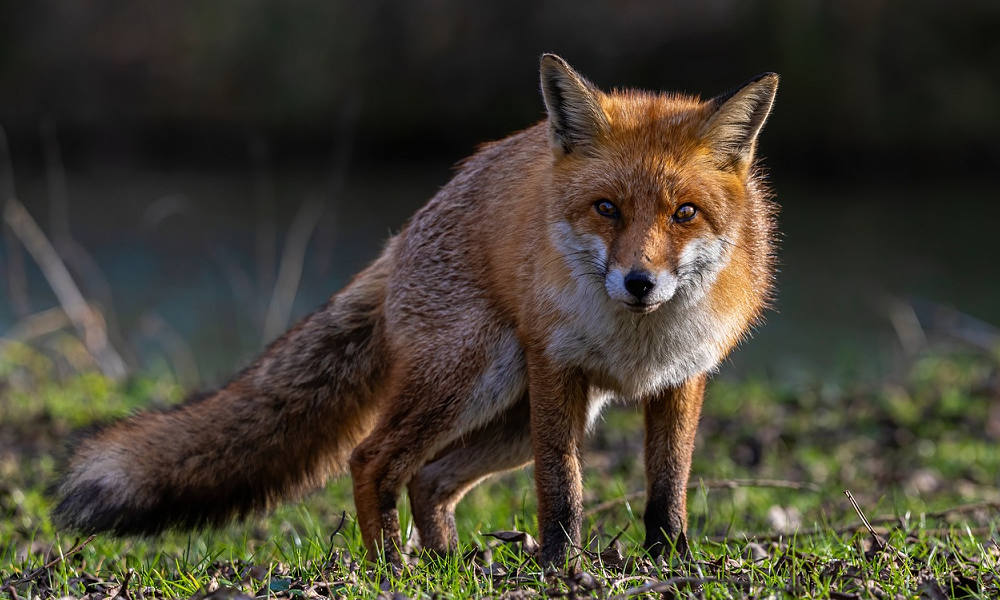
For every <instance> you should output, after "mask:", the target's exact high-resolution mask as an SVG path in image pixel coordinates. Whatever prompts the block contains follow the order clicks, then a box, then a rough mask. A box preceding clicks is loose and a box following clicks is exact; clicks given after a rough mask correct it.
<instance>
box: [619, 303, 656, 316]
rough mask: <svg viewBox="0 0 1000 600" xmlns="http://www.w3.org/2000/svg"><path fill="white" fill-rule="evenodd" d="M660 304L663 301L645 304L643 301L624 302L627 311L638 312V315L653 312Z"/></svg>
mask: <svg viewBox="0 0 1000 600" xmlns="http://www.w3.org/2000/svg"><path fill="white" fill-rule="evenodd" d="M661 304H663V303H662V302H652V303H649V304H647V303H645V302H626V303H625V306H626V308H628V309H629V312H634V313H636V314H639V315H648V314H649V313H651V312H653V311H654V310H656V309H658V308H660V305H661Z"/></svg>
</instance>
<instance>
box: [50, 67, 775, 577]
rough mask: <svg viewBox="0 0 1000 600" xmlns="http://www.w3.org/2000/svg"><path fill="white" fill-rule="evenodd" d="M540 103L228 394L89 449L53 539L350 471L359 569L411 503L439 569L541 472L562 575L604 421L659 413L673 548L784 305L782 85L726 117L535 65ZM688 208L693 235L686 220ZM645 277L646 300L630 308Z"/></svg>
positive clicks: (654, 505) (395, 555)
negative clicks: (480, 508)
mask: <svg viewBox="0 0 1000 600" xmlns="http://www.w3.org/2000/svg"><path fill="white" fill-rule="evenodd" d="M541 79H542V89H543V94H544V98H545V102H546V107H547V109H548V113H549V118H548V119H547V120H546V121H543V122H541V123H538V124H537V125H535V126H533V127H530V128H528V129H526V130H524V131H521V132H520V133H516V134H514V135H511V136H510V137H508V138H506V139H503V140H501V141H498V142H495V143H491V144H487V145H485V146H483V147H482V148H481V149H480V150H479V151H478V152H477V153H476V154H475V155H473V156H472V157H470V158H469V159H467V160H466V161H465V162H463V163H462V165H461V166H460V168H459V170H458V173H457V174H456V175H455V177H454V178H453V179H452V180H451V181H450V182H449V183H448V184H447V185H445V186H444V187H443V188H442V189H441V190H440V191H439V192H438V193H437V194H436V195H435V196H434V198H432V199H431V200H430V201H429V202H428V203H427V204H426V205H425V206H424V207H423V208H422V209H420V210H419V211H418V212H417V213H416V214H415V215H414V216H413V218H412V219H410V221H409V222H408V223H407V224H406V226H405V227H404V228H403V229H402V231H401V232H400V233H399V234H398V235H396V236H394V238H393V239H392V240H391V241H390V243H389V244H388V245H387V246H386V249H385V251H384V252H383V254H382V255H381V256H380V257H379V259H378V260H377V261H376V262H375V263H374V264H373V265H372V266H371V267H369V268H368V269H366V270H365V271H363V272H362V273H361V274H359V275H358V276H357V277H356V278H355V279H354V281H352V283H351V284H350V285H349V286H348V287H347V288H345V290H343V291H341V292H340V293H338V294H336V295H334V296H333V298H332V299H331V300H330V302H329V303H328V304H327V305H326V306H324V307H323V308H321V309H320V310H319V311H317V312H316V313H314V314H313V315H310V316H309V317H307V318H306V319H305V320H303V322H301V323H300V324H299V325H297V326H296V327H295V328H293V330H292V331H290V332H289V333H288V334H286V335H285V336H283V337H282V338H280V339H279V340H278V341H276V342H275V343H273V344H272V345H271V346H270V347H269V348H268V349H267V351H266V352H265V353H264V354H263V355H262V356H261V357H260V358H258V359H257V360H256V361H255V362H254V363H253V364H252V365H251V366H250V367H249V368H248V369H247V370H246V371H244V372H242V373H240V374H239V375H237V376H236V377H235V378H234V379H233V380H232V381H231V382H230V383H229V384H228V385H226V386H225V387H224V388H223V389H222V390H220V391H218V392H216V393H214V394H211V395H209V396H207V397H205V398H204V399H201V400H199V401H195V402H190V403H187V404H184V405H181V406H180V407H178V408H176V409H174V410H171V411H166V412H154V413H145V414H140V415H137V416H134V417H131V418H129V419H126V420H124V421H121V422H119V423H116V424H113V425H111V426H110V427H107V428H105V429H104V430H102V431H101V432H99V433H98V434H96V435H94V436H92V437H90V438H87V439H86V440H84V441H83V442H82V444H81V445H80V446H79V447H78V450H77V453H76V455H75V456H74V458H73V459H72V461H71V462H70V465H69V468H68V471H67V473H66V476H65V478H64V479H63V481H62V483H61V485H60V487H59V493H60V496H61V502H60V504H59V506H58V508H57V509H56V515H57V517H58V520H59V522H61V523H63V524H64V525H68V526H71V527H75V528H77V529H82V530H86V531H94V530H111V531H115V532H117V533H150V532H156V531H159V530H161V529H163V528H164V527H168V526H195V525H200V524H203V523H217V522H222V521H224V520H225V519H227V518H229V517H231V516H233V515H243V514H245V513H247V512H251V511H255V510H260V509H267V508H269V507H271V506H272V505H273V504H274V502H275V501H277V500H278V499H280V498H284V497H289V496H295V495H297V494H299V493H301V492H303V491H306V490H308V489H310V488H313V487H315V486H318V485H320V484H321V483H322V482H323V481H324V480H325V478H326V477H327V476H328V475H331V474H336V473H339V472H342V471H343V470H345V469H346V468H349V469H350V472H351V475H352V477H353V483H354V498H355V505H356V507H357V511H358V515H357V517H358V522H359V525H360V528H361V532H362V537H363V539H364V542H365V544H366V546H367V547H368V549H369V550H370V551H372V552H375V551H384V552H385V553H386V555H387V557H388V558H389V560H392V561H399V560H400V555H399V548H401V547H402V540H401V539H400V529H399V520H398V514H397V512H396V500H397V498H398V495H399V493H400V491H401V490H402V489H403V488H404V487H407V486H408V488H409V493H410V498H411V502H412V506H413V515H414V522H415V524H416V526H417V528H418V529H419V531H420V539H421V543H422V544H423V547H424V548H426V549H429V550H435V551H439V552H444V551H448V550H452V549H454V548H455V547H456V544H457V543H458V539H457V533H456V531H455V525H454V515H453V511H454V507H455V504H456V503H457V502H458V500H459V499H460V498H461V497H462V495H463V494H465V493H466V492H467V491H468V490H469V489H470V488H471V487H472V486H473V485H475V484H476V483H477V482H479V481H480V480H482V479H483V478H484V477H486V476H488V475H490V474H491V473H494V472H497V471H500V470H504V469H511V468H515V467H519V466H521V465H523V464H525V463H526V462H528V461H530V460H532V459H534V460H535V477H536V483H537V485H536V491H537V493H538V503H539V530H540V533H541V538H542V559H543V560H544V561H545V562H549V563H558V562H559V561H560V560H561V558H560V557H563V558H564V557H565V552H566V550H567V549H568V548H569V547H570V544H578V543H579V527H580V520H581V518H582V512H581V510H582V509H581V502H582V491H581V488H580V485H581V483H580V481H581V479H580V469H581V467H580V462H579V455H580V452H581V450H580V448H581V446H580V444H581V439H582V436H583V435H584V433H585V431H586V429H587V428H588V427H591V426H593V424H594V423H595V422H596V420H597V418H598V416H599V414H600V410H601V408H602V407H603V405H604V403H605V402H606V401H608V400H609V399H611V398H616V399H618V400H621V401H634V402H640V403H642V404H643V406H644V408H645V411H646V463H647V477H648V480H649V498H648V502H649V504H648V506H649V508H648V509H647V513H646V517H645V518H646V526H647V537H646V546H647V548H649V549H650V550H651V551H652V550H657V551H658V549H662V547H663V546H664V544H665V540H667V539H669V538H671V537H673V538H677V536H680V537H681V538H683V533H684V528H685V526H686V524H685V518H686V512H685V511H686V508H685V506H686V500H685V496H684V485H685V484H686V481H687V477H688V469H689V466H690V457H691V451H692V449H693V445H694V431H695V428H696V425H697V420H698V414H699V410H700V406H701V397H702V391H703V389H704V382H705V374H706V373H708V372H710V371H712V370H713V369H715V367H716V365H718V363H719V361H720V360H721V359H722V358H723V357H724V356H725V355H726V354H727V353H728V352H729V351H730V349H731V348H732V347H733V346H734V345H735V344H736V343H737V342H738V341H739V340H740V339H741V338H742V337H743V336H745V335H746V334H747V332H748V330H749V328H750V327H751V325H752V324H753V323H754V322H755V321H757V320H758V319H759V317H760V315H761V311H762V309H763V308H764V306H765V304H766V302H767V299H768V297H769V294H770V291H771V285H772V279H771V273H772V262H773V258H772V249H771V240H772V235H773V234H772V231H773V224H772V214H773V212H774V209H773V207H772V204H771V203H770V202H769V199H768V193H767V191H766V189H765V188H764V185H763V183H762V179H761V176H760V173H759V171H757V170H756V169H755V168H754V166H753V150H754V148H755V145H756V136H757V133H758V132H759V131H760V126H761V125H762V124H763V120H764V118H766V116H767V112H768V111H769V110H770V107H771V103H772V101H773V97H774V91H775V89H776V85H777V78H776V76H774V75H767V76H764V77H761V78H758V79H756V80H754V81H752V82H750V83H749V84H747V85H746V86H745V87H743V88H741V89H740V90H739V91H738V92H737V93H736V94H734V95H732V96H728V97H727V98H725V99H719V100H706V101H703V100H701V99H699V98H695V97H690V96H682V95H674V94H655V93H646V92H639V91H632V90H626V91H616V92H611V93H604V92H601V91H599V90H598V89H597V88H596V87H594V86H593V85H591V84H589V83H588V82H586V80H584V79H583V78H582V77H581V76H579V75H578V74H577V73H576V72H575V71H573V70H572V69H570V68H569V66H568V65H566V63H565V62H564V61H562V59H559V58H558V57H554V56H551V55H547V56H546V57H544V58H543V60H542V78H541ZM600 199H607V200H610V201H612V202H613V203H614V204H615V205H616V206H617V207H618V208H619V209H620V215H619V216H617V217H615V218H614V219H612V218H609V217H608V216H605V215H602V214H599V213H598V212H597V211H596V210H595V209H594V204H595V202H596V201H597V200H600ZM686 203H690V204H693V205H694V206H695V207H697V214H696V216H695V218H693V219H691V220H690V221H687V222H684V223H680V222H676V221H675V220H674V219H673V215H674V213H675V211H676V209H677V208H678V207H679V206H680V205H682V204H686ZM631 269H641V270H644V271H648V272H649V273H651V274H652V275H653V277H654V278H655V286H654V287H653V289H652V290H650V292H649V294H648V296H647V297H646V298H644V299H643V300H642V302H640V303H639V304H640V305H638V306H630V304H633V305H634V304H636V301H637V299H635V298H634V297H630V294H629V292H628V290H627V289H626V288H625V287H624V281H623V277H624V275H625V274H627V273H628V272H629V271H630V270H631ZM348 456H350V458H349V460H348Z"/></svg>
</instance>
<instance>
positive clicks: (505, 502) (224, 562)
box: [0, 346, 1000, 599]
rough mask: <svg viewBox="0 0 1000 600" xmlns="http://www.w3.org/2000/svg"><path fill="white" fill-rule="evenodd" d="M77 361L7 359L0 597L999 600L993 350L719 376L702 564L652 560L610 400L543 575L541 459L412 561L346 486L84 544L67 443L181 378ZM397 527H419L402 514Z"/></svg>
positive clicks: (176, 392) (476, 493)
mask: <svg viewBox="0 0 1000 600" xmlns="http://www.w3.org/2000/svg"><path fill="white" fill-rule="evenodd" d="M72 362H73V361H66V360H63V359H55V358H52V355H51V353H49V354H47V355H43V354H41V353H39V352H37V351H35V350H33V349H31V348H28V347H25V346H7V347H6V348H5V349H4V351H3V354H2V355H0V583H2V585H0V597H10V598H18V599H27V598H34V597H43V598H45V597H65V596H69V597H89V598H190V597H195V596H197V597H205V596H210V597H213V598H234V597H237V596H239V595H248V596H259V597H262V596H270V597H281V598H290V597H304V598H327V597H337V598H339V597H358V598H376V597H394V595H398V596H399V597H409V598H417V597H422V598H423V597H435V598H467V597H484V596H493V597H506V598H527V597H536V596H537V597H550V596H551V597H563V596H565V597H570V598H573V597H598V598H605V597H615V596H622V597H626V596H635V597H639V596H642V597H658V596H661V595H663V596H664V597H672V596H680V597H701V598H742V597H775V598H798V597H817V598H896V597H902V598H912V597H918V596H922V597H927V598H946V597H961V596H965V597H971V598H994V597H997V596H998V595H1000V565H998V564H997V563H998V560H1000V546H998V543H997V541H996V538H995V536H996V535H997V532H998V527H1000V512H998V507H1000V476H998V473H1000V451H998V449H997V441H998V437H1000V359H998V357H997V356H988V355H984V354H981V353H978V354H971V353H962V352H959V351H955V350H954V349H951V350H949V349H938V350H936V351H934V352H928V353H926V354H924V355H921V356H918V357H915V358H914V359H912V360H910V361H907V362H906V364H905V367H901V368H900V369H899V371H898V372H897V373H891V374H886V375H885V376H884V377H883V378H882V380H881V381H878V382H875V383H867V384H863V385H862V384H857V385H849V384H844V383H838V382H829V381H818V380H817V381H814V382H808V383H798V384H795V385H791V384H782V383H781V382H774V381H767V380H750V381H740V382H731V381H716V382H714V383H713V384H712V386H711V388H710V390H709V392H708V396H707V400H706V404H705V411H704V417H703V420H702V424H701V428H700V431H699V440H698V448H697V450H696V456H695V461H694V468H693V471H692V483H693V484H695V485H694V489H692V490H691V492H690V495H689V510H690V514H689V527H690V544H691V559H690V560H682V559H680V558H679V557H677V556H676V555H674V556H670V557H667V558H665V559H659V560H656V561H652V560H649V559H648V558H647V557H646V556H644V555H643V554H642V552H641V550H640V548H641V542H642V537H643V529H642V519H641V514H642V497H641V494H640V495H636V494H635V492H637V491H641V490H642V488H643V480H642V454H641V445H642V440H641V434H640V432H641V430H642V427H641V415H640V414H639V413H638V411H637V410H635V409H634V408H628V407H619V408H616V409H613V410H609V411H608V412H607V413H606V414H605V418H604V422H603V423H602V424H600V425H599V426H598V428H597V431H596V432H595V434H594V435H593V437H592V439H591V440H590V444H589V449H588V453H587V466H586V471H585V479H586V481H585V490H586V491H585V500H586V506H587V507H588V515H587V518H586V522H585V543H584V547H583V548H581V549H580V560H579V563H578V564H575V565H573V566H571V567H569V568H567V569H564V570H562V571H560V572H552V573H544V572H542V571H541V570H540V569H539V568H538V566H537V565H536V564H535V562H534V561H533V559H532V556H531V549H532V548H531V546H532V539H531V538H530V535H532V534H535V533H536V528H535V521H534V518H535V517H534V515H535V500H534V491H533V483H532V477H531V472H530V469H526V470H524V471H520V472H516V473H511V474H507V475H503V476H500V477H497V478H494V479H491V480H490V481H488V482H487V483H485V484H483V485H481V486H480V487H478V488H476V489H475V490H473V492H472V493H470V495H469V496H468V497H467V498H466V499H465V500H464V501H463V502H462V503H461V504H460V506H459V509H458V514H457V521H458V524H459V531H460V534H461V536H462V550H463V552H464V554H463V555H458V556H452V557H445V558H437V559H432V558H429V557H425V558H423V559H422V560H421V561H420V562H418V563H417V564H416V565H411V566H408V567H406V568H405V569H404V570H403V571H402V572H401V573H394V572H393V571H392V570H391V569H388V568H386V567H385V565H384V564H380V563H377V562H375V563H371V562H368V561H367V560H366V558H365V553H364V550H363V549H362V546H361V542H360V535H359V531H358V528H357V524H356V523H355V521H354V519H353V506H352V503H351V496H350V483H349V481H347V480H337V481H333V482H331V483H330V484H329V485H328V486H327V487H326V488H325V489H323V490H321V491H318V492H316V493H315V494H313V495H311V496H309V497H307V498H306V499H304V500H302V501H301V502H297V503H289V504H286V505H284V506H282V507H280V508H278V510H276V511H275V512H274V513H272V514H270V515H265V516H260V517H257V518H254V519H251V520H248V521H244V522H240V523H234V524H232V525H230V526H228V527H226V528H223V529H219V530H210V531H201V532H195V533H178V532H174V533H170V534H167V535H164V536H161V537H157V538H149V539H114V538H110V537H107V536H97V537H96V538H94V539H93V540H90V541H89V542H88V543H85V544H83V542H86V540H78V538H76V537H75V536H73V535H72V534H67V533H60V532H58V531H56V530H55V529H54V528H53V526H52V524H51V522H50V520H49V510H50V508H51V506H52V504H51V499H50V498H49V497H48V496H47V495H46V493H45V490H46V488H47V486H49V485H51V484H52V482H53V481H54V480H55V479H56V477H57V465H58V461H59V457H60V456H61V454H62V453H63V452H64V450H63V449H64V446H65V444H66V440H67V439H68V438H69V437H70V436H71V434H72V432H73V431H74V430H75V429H77V428H78V427H80V426H84V425H86V424H88V423H91V422H94V421H102V420H107V419H110V418H114V417H117V416H121V415H124V414H128V413H129V412H130V411H133V410H136V409H138V408H141V407H143V406H148V405H151V404H152V405H163V404H169V403H171V402H175V401H177V400H179V399H180V398H181V397H182V396H183V390H181V389H179V387H178V386H177V385H176V384H174V383H173V382H172V380H171V378H170V376H169V375H159V376H147V377H138V378H134V379H132V380H130V381H128V382H126V383H124V384H119V385H116V384H112V383H110V382H108V381H107V380H106V379H104V378H102V377H100V376H98V375H95V374H93V373H91V372H88V371H87V370H86V369H80V368H75V367H71V366H67V365H71V363H72ZM766 480H781V481H791V482H803V483H807V484H809V485H807V486H804V487H801V488H800V489H789V488H784V487H770V485H771V484H772V483H773V482H769V481H766ZM699 482H701V483H700V484H699ZM845 489H849V490H851V491H852V492H853V495H854V497H856V498H857V501H858V507H859V509H860V511H862V512H863V513H864V514H865V515H866V516H867V517H868V519H869V520H870V521H871V523H872V528H873V529H872V530H871V531H869V530H868V529H866V528H865V527H864V526H863V525H862V521H861V519H860V517H859V513H858V511H856V510H855V508H854V507H853V506H852V505H851V502H850V501H849V500H848V498H847V497H846V496H845V494H844V490H845ZM970 505H972V506H970ZM404 506H405V503H403V504H401V507H404ZM963 507H964V508H963ZM402 521H403V528H404V531H407V532H409V531H410V528H411V522H410V518H409V515H408V512H407V510H406V509H405V508H403V511H402ZM498 531H499V532H507V533H501V534H499V537H494V536H489V535H487V534H488V533H491V532H498ZM873 532H874V535H873ZM524 534H528V535H524ZM501 538H502V539H501ZM80 544H83V545H82V547H80V548H78V549H76V551H75V552H70V551H71V550H74V547H75V546H79V545H80Z"/></svg>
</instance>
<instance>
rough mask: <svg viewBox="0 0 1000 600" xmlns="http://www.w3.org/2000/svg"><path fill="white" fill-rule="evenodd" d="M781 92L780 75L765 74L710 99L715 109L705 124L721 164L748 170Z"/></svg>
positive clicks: (705, 132)
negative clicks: (779, 91)
mask: <svg viewBox="0 0 1000 600" xmlns="http://www.w3.org/2000/svg"><path fill="white" fill-rule="evenodd" d="M777 91H778V74H777V73H762V74H760V75H758V76H757V77H754V78H753V79H751V80H750V81H748V82H747V83H745V84H743V86H742V87H740V88H738V89H736V90H734V91H732V92H729V93H727V94H723V95H721V96H718V97H716V98H713V99H712V100H711V101H710V102H711V103H712V106H713V108H714V109H715V112H714V113H713V114H712V116H710V117H709V118H708V121H707V122H706V123H705V126H704V134H705V137H706V138H707V139H708V141H709V142H710V143H711V145H712V149H713V151H714V154H715V156H716V159H717V161H718V162H719V164H720V165H722V166H726V167H735V168H737V169H745V168H746V167H747V166H749V165H750V164H751V163H752V162H753V155H754V150H755V149H756V146H757V136H758V135H760V130H761V129H762V128H763V127H764V122H765V121H767V116H768V115H769V114H771V107H772V106H774V96H775V94H776V93H777Z"/></svg>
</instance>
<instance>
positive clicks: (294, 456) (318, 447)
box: [54, 252, 390, 535]
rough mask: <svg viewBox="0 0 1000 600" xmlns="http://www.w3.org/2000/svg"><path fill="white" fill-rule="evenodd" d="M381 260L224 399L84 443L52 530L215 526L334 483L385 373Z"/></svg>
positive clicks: (119, 427)
mask: <svg viewBox="0 0 1000 600" xmlns="http://www.w3.org/2000/svg"><path fill="white" fill-rule="evenodd" d="M389 254H390V253H389V252H387V253H386V254H385V255H383V257H382V258H381V259H379V261H377V262H376V263H374V264H373V265H371V266H370V267H368V269H366V270H365V271H363V272H362V273H361V274H359V275H358V276H357V277H356V278H355V279H354V281H352V282H351V284H350V285H348V287H347V288H345V289H344V290H343V291H341V292H340V293H338V294H337V295H336V296H334V297H333V298H332V299H331V300H330V301H329V302H328V303H327V304H326V306H324V307H323V308H322V309H320V310H318V311H317V312H315V313H313V314H312V315H310V316H308V317H306V318H305V319H304V320H302V321H301V322H300V323H299V324H298V325H296V326H295V327H294V328H293V329H292V330H290V331H289V332H288V333H286V334H285V335H284V336H282V337H281V338H279V339H278V340H277V341H275V342H273V343H272V344H271V345H270V346H269V347H268V348H267V350H266V351H265V352H264V354H263V355H261V356H260V357H259V358H258V359H257V360H256V361H255V362H254V363H253V364H252V365H251V366H250V367H249V368H248V369H246V370H245V371H243V372H242V373H240V374H239V375H238V376H236V377H235V378H234V379H233V380H232V381H231V382H229V384H227V385H226V386H225V387H224V388H223V389H221V390H219V391H218V392H215V393H213V394H211V395H208V396H205V397H202V398H199V399H193V400H190V401H188V402H187V403H184V404H181V405H179V406H177V407H175V408H173V409H170V410H167V411H164V412H147V413H142V414H138V415H135V416H133V417H131V418H128V419H125V420H122V421H120V422H117V423H115V424H113V425H111V426H110V427H108V428H105V429H103V430H102V431H100V432H99V433H97V434H95V435H93V436H92V437H89V438H87V439H85V440H84V441H83V442H82V443H81V444H80V445H79V446H78V447H77V449H76V451H75V454H74V455H73V457H72V459H71V461H70V464H69V467H68V469H67V472H66V475H65V477H64V479H63V480H62V481H61V483H60V484H59V486H58V488H57V493H58V495H59V499H60V501H59V504H58V506H57V507H56V509H55V512H54V518H55V521H56V523H58V524H60V525H61V526H64V527H68V528H73V529H77V530H80V531H84V532H95V531H111V532H114V533H116V534H119V535H122V534H144V533H156V532H158V531H160V530H163V529H165V528H168V527H174V526H176V527H196V526H199V525H207V524H217V523H222V522H224V521H226V520H228V519H230V518H232V517H241V516H244V515H246V514H247V513H250V512H255V511H258V510H266V509H268V508H270V507H271V506H272V505H273V504H274V503H275V502H276V501H278V500H280V499H284V498H289V497H294V496H296V495H299V494H301V493H303V492H305V491H309V490H310V489H313V488H315V487H318V486H320V485H322V483H323V482H324V481H325V480H326V479H327V477H329V476H330V475H332V474H334V473H337V472H340V471H342V470H343V469H344V468H345V467H346V464H347V461H348V458H349V457H350V453H351V450H352V449H353V448H354V447H355V446H356V445H357V444H358V443H359V442H360V441H361V439H362V438H363V437H364V436H365V435H367V433H368V432H369V431H370V429H371V426H372V425H373V420H374V417H375V411H376V400H375V398H374V396H375V395H376V391H377V387H378V385H380V383H381V382H382V381H383V380H384V379H385V374H386V370H387V366H386V357H385V350H384V349H385V339H384V335H385V333H384V331H383V328H384V322H383V311H382V303H383V301H384V298H385V288H386V281H387V279H388V275H389V261H390V258H389Z"/></svg>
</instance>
